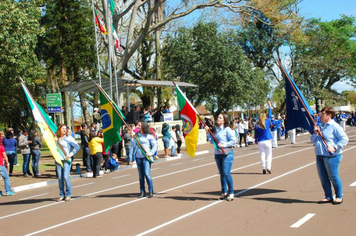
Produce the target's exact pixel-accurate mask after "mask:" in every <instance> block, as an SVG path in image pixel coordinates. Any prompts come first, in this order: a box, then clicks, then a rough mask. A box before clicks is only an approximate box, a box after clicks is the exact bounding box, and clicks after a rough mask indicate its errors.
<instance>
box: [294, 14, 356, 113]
mask: <svg viewBox="0 0 356 236" xmlns="http://www.w3.org/2000/svg"><path fill="white" fill-rule="evenodd" d="M304 32H305V35H306V40H305V41H298V42H296V43H294V45H293V47H292V58H293V67H294V70H293V72H294V73H293V74H294V77H295V78H297V79H298V82H299V84H300V85H301V87H302V88H303V87H304V91H307V90H308V91H310V93H311V95H312V96H313V97H314V98H315V100H316V105H317V110H319V107H318V105H319V102H318V101H319V100H324V99H328V98H333V97H334V91H333V90H332V88H331V87H332V85H334V84H335V83H336V82H339V81H350V82H351V83H353V84H355V83H356V80H355V78H356V42H355V41H354V40H352V37H354V36H355V35H356V24H355V18H354V17H348V16H344V15H343V16H341V18H340V19H337V20H333V21H330V22H322V21H320V20H318V19H311V20H310V21H309V22H308V23H307V24H306V26H305V31H304Z"/></svg>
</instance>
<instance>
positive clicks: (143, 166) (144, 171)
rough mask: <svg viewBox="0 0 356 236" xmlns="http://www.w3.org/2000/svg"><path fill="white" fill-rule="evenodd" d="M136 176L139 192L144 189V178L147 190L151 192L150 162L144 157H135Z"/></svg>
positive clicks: (142, 191)
mask: <svg viewBox="0 0 356 236" xmlns="http://www.w3.org/2000/svg"><path fill="white" fill-rule="evenodd" d="M136 164H137V170H138V178H139V180H140V191H141V193H144V192H146V191H145V178H146V181H147V185H148V191H149V192H152V193H153V183H152V177H151V162H149V161H148V160H147V159H146V158H136Z"/></svg>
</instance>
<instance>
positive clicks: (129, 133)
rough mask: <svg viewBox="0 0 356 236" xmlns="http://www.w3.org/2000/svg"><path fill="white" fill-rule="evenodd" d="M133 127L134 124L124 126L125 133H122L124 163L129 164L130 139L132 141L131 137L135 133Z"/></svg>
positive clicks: (130, 153) (130, 152) (130, 154)
mask: <svg viewBox="0 0 356 236" xmlns="http://www.w3.org/2000/svg"><path fill="white" fill-rule="evenodd" d="M133 128H134V125H132V124H131V125H129V126H128V127H127V128H126V133H125V134H124V142H125V152H126V164H127V165H129V164H130V162H131V163H132V145H131V141H132V137H133V135H135V134H134V133H133Z"/></svg>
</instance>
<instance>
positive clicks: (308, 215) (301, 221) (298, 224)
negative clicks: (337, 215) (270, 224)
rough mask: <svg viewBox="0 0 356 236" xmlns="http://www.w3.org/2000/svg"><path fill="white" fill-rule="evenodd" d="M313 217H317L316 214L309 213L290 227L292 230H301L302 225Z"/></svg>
mask: <svg viewBox="0 0 356 236" xmlns="http://www.w3.org/2000/svg"><path fill="white" fill-rule="evenodd" d="M313 216H315V214H314V213H308V214H306V215H305V216H304V217H303V218H302V219H300V220H298V221H297V222H295V223H294V224H292V225H291V226H290V227H291V228H299V227H300V226H301V225H302V224H304V223H305V222H307V221H308V220H310V219H311V218H312V217H313Z"/></svg>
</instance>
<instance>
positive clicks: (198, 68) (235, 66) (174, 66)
mask: <svg viewBox="0 0 356 236" xmlns="http://www.w3.org/2000/svg"><path fill="white" fill-rule="evenodd" d="M236 42H237V39H236V35H235V34H233V33H232V32H218V27H217V24H215V23H208V24H203V23H200V24H198V25H197V26H195V27H194V28H193V29H186V28H182V29H180V30H179V31H178V32H177V35H176V37H168V39H167V42H166V43H165V44H166V45H165V47H164V49H163V61H164V67H163V68H165V69H166V71H165V73H166V76H167V78H168V79H170V80H177V79H178V80H179V81H183V82H191V83H194V84H196V85H198V87H197V88H192V89H189V91H187V96H188V97H189V98H190V100H191V101H192V102H194V103H195V104H196V105H198V104H201V103H202V102H206V106H207V108H208V109H209V110H210V111H211V112H212V113H214V114H215V115H217V114H219V113H221V112H227V111H228V110H229V109H230V108H232V106H233V105H245V103H246V102H248V101H251V100H252V99H248V97H250V96H251V97H252V95H251V93H253V91H254V89H253V88H251V87H250V84H251V81H252V83H253V85H256V84H258V83H262V84H263V86H262V88H261V91H262V89H263V87H265V85H266V84H264V83H263V82H262V81H263V77H264V73H263V72H262V71H260V70H257V71H254V70H252V67H251V66H250V65H249V64H248V63H246V62H245V58H244V55H243V53H242V50H241V48H240V46H239V45H238V44H237V43H236ZM255 82H256V83H255ZM252 87H253V86H252ZM256 95H257V94H256ZM256 98H257V97H256ZM256 98H255V99H256Z"/></svg>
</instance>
